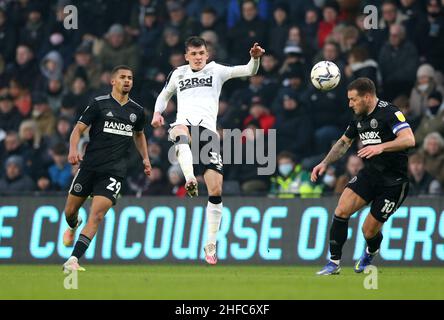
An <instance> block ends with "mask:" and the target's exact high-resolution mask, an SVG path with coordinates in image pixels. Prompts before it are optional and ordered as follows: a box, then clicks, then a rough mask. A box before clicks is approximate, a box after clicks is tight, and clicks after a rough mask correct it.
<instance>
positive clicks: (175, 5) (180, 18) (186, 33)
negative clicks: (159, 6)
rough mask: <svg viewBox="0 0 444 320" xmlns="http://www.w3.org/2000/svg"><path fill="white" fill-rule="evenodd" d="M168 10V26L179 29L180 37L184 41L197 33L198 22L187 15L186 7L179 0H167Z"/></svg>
mask: <svg viewBox="0 0 444 320" xmlns="http://www.w3.org/2000/svg"><path fill="white" fill-rule="evenodd" d="M166 5H167V10H168V17H169V21H168V22H167V23H166V25H165V26H166V27H172V28H175V29H176V30H178V32H179V37H180V39H181V40H182V41H185V40H186V39H187V38H188V37H190V36H192V35H195V34H196V32H197V31H198V30H197V24H196V22H195V21H194V20H193V19H192V18H191V17H188V16H187V13H186V11H185V8H184V7H183V6H182V4H181V3H180V2H179V1H169V2H167V4H166Z"/></svg>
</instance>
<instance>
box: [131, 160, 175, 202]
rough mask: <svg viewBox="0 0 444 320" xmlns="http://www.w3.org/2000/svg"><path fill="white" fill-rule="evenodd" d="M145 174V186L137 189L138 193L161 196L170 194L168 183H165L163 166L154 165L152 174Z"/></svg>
mask: <svg viewBox="0 0 444 320" xmlns="http://www.w3.org/2000/svg"><path fill="white" fill-rule="evenodd" d="M141 176H144V179H145V185H143V188H139V189H138V190H137V193H136V195H139V194H142V195H144V196H145V195H148V196H160V195H169V193H168V185H167V184H166V183H165V181H164V178H163V171H162V169H161V168H158V167H153V169H152V170H151V175H150V176H149V177H146V176H145V175H143V173H142V174H141Z"/></svg>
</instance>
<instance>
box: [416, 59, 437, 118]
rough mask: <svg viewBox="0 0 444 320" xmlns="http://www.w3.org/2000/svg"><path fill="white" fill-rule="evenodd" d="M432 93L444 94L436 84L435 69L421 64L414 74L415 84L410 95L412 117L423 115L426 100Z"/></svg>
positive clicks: (425, 108)
mask: <svg viewBox="0 0 444 320" xmlns="http://www.w3.org/2000/svg"><path fill="white" fill-rule="evenodd" d="M434 91H438V92H439V93H441V94H444V86H443V85H442V84H439V83H437V81H436V75H435V69H434V68H433V67H432V66H431V65H429V64H423V65H421V66H420V67H419V68H418V71H417V72H416V84H415V87H414V88H413V89H412V91H411V93H410V108H411V109H412V113H413V114H414V115H416V116H422V115H424V113H425V112H426V110H427V99H428V97H429V96H430V94H431V93H432V92H434Z"/></svg>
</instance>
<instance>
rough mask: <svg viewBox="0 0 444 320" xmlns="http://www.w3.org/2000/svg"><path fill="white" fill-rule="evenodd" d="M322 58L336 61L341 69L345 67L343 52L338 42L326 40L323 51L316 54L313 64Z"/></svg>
mask: <svg viewBox="0 0 444 320" xmlns="http://www.w3.org/2000/svg"><path fill="white" fill-rule="evenodd" d="M322 60H326V61H331V62H334V63H335V64H336V65H337V66H338V68H339V70H341V71H342V70H344V68H345V62H344V61H343V60H342V57H341V52H340V49H339V46H338V44H337V43H336V42H331V41H328V42H325V44H324V47H323V48H322V51H320V52H319V53H318V54H317V55H316V56H315V58H314V61H313V64H315V63H317V62H319V61H322Z"/></svg>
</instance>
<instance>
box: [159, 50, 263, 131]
mask: <svg viewBox="0 0 444 320" xmlns="http://www.w3.org/2000/svg"><path fill="white" fill-rule="evenodd" d="M258 68H259V59H253V58H251V60H250V62H249V63H248V64H246V65H242V66H234V67H228V66H224V65H221V64H218V63H216V62H214V61H213V62H210V63H208V64H207V65H206V66H205V67H204V68H203V69H202V70H200V71H193V70H192V69H191V67H190V65H189V64H187V65H184V66H180V67H178V68H177V69H176V70H174V72H173V73H172V74H171V76H170V78H169V81H167V83H166V85H165V87H164V88H163V90H162V92H161V93H160V95H159V97H158V98H157V100H156V106H155V111H158V112H160V113H162V112H163V111H164V110H165V108H166V104H167V103H168V100H169V99H170V98H171V97H172V95H173V94H176V95H177V117H176V121H175V122H174V123H172V124H170V126H172V127H173V126H175V125H178V124H184V125H193V126H202V127H205V128H207V129H209V130H212V131H213V132H216V119H217V113H218V110H219V96H220V92H221V89H222V85H223V84H224V82H225V81H227V80H229V79H231V78H236V77H245V76H251V75H254V74H256V72H257V70H258Z"/></svg>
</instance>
